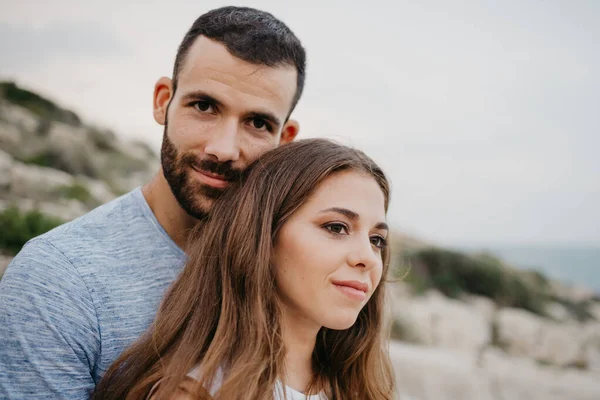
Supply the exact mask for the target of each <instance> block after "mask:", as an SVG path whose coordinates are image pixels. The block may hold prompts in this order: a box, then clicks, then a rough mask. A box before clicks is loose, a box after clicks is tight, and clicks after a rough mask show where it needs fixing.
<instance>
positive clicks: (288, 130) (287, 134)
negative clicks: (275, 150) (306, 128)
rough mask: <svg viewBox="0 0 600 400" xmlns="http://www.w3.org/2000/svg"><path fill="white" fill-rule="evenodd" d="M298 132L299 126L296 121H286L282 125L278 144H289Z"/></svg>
mask: <svg viewBox="0 0 600 400" xmlns="http://www.w3.org/2000/svg"><path fill="white" fill-rule="evenodd" d="M299 131H300V124H298V121H296V120H294V119H288V121H287V122H286V123H285V125H283V129H282V130H281V139H279V144H286V143H290V142H291V141H292V140H294V138H296V135H297V134H298V132H299Z"/></svg>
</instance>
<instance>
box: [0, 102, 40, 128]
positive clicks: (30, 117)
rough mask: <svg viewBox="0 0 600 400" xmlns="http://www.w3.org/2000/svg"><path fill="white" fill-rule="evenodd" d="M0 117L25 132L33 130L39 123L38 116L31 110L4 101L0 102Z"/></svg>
mask: <svg viewBox="0 0 600 400" xmlns="http://www.w3.org/2000/svg"><path fill="white" fill-rule="evenodd" d="M0 119H2V120H4V121H6V122H7V123H8V124H10V125H12V126H14V127H16V128H17V129H18V130H19V131H26V132H34V131H35V130H36V128H37V127H38V124H39V118H38V117H37V116H36V115H34V114H33V113H32V112H30V111H29V110H26V109H25V108H23V107H20V106H17V105H14V104H11V103H8V102H6V101H1V102H0Z"/></svg>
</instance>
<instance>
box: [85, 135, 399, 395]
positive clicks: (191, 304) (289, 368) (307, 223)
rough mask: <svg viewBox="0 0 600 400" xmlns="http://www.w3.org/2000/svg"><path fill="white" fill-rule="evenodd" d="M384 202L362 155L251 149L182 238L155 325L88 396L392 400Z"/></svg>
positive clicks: (320, 145) (326, 148) (314, 148)
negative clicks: (180, 256) (232, 180)
mask: <svg viewBox="0 0 600 400" xmlns="http://www.w3.org/2000/svg"><path fill="white" fill-rule="evenodd" d="M388 201H389V186H388V182H387V180H386V178H385V176H384V174H383V172H382V171H381V169H380V168H379V167H378V166H377V165H376V164H375V163H374V162H373V161H372V160H371V159H370V158H368V157H367V156H365V155H364V154H363V153H362V152H360V151H357V150H353V149H351V148H348V147H346V146H341V145H338V144H334V143H332V142H330V141H327V140H323V139H312V140H303V141H298V142H295V143H292V144H288V145H284V146H281V147H279V148H277V149H275V150H272V151H270V152H268V153H267V154H265V155H263V156H262V157H261V158H259V159H258V160H257V161H255V162H254V163H253V164H252V165H251V166H250V167H249V168H248V169H247V170H246V171H245V172H244V177H243V179H242V181H241V182H240V183H238V184H236V185H235V186H234V187H232V188H231V189H230V190H228V191H227V192H226V193H225V194H224V195H223V196H221V198H220V199H219V200H217V201H216V203H215V204H214V207H213V211H212V213H211V215H212V217H211V218H209V219H208V220H207V221H206V222H205V223H204V224H203V225H202V226H201V227H199V228H198V230H197V231H196V232H194V236H193V239H192V240H193V241H192V242H191V243H192V245H191V246H190V249H189V251H188V256H189V260H188V263H187V265H186V267H185V269H184V271H183V272H182V274H181V275H180V277H179V278H178V279H177V280H176V281H175V283H174V284H173V285H172V286H171V288H170V290H169V292H168V294H167V296H166V297H165V299H164V300H163V303H162V305H161V307H160V310H159V312H158V314H157V316H156V320H155V322H154V324H153V325H152V327H151V328H150V330H149V332H148V333H147V334H146V335H145V336H144V337H142V338H141V339H140V340H139V341H138V342H137V343H135V344H134V345H133V346H132V347H131V348H130V349H128V350H127V351H126V352H125V353H124V354H123V355H121V357H120V358H119V359H118V360H117V361H115V363H114V364H113V365H112V366H111V368H110V369H109V370H108V371H107V373H106V374H105V376H104V378H103V379H102V381H101V382H100V384H99V385H98V387H97V389H96V393H95V396H94V397H95V398H96V399H147V398H151V399H168V398H169V399H209V398H214V399H227V400H229V399H273V398H275V399H284V398H286V399H288V400H295V399H300V398H302V399H304V398H309V399H311V400H312V399H315V400H316V399H330V400H332V399H344V400H345V399H360V400H368V399H391V398H392V397H393V393H394V379H393V373H392V368H391V364H390V361H389V358H388V355H387V349H386V344H387V342H386V336H387V335H386V334H387V329H384V326H383V306H384V297H385V293H384V292H385V290H384V289H385V285H384V284H381V283H380V282H381V279H382V277H385V276H386V273H387V268H388V249H387V248H386V236H387V234H388V228H387V225H386V224H385V214H386V211H387V206H388ZM211 396H212V397H211Z"/></svg>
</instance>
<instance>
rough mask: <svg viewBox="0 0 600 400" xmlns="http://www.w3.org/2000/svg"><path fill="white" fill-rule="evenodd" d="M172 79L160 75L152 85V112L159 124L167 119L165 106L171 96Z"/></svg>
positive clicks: (166, 106)
mask: <svg viewBox="0 0 600 400" xmlns="http://www.w3.org/2000/svg"><path fill="white" fill-rule="evenodd" d="M173 94H174V93H173V81H172V80H171V79H169V78H167V77H164V76H163V77H162V78H160V79H159V80H158V81H156V84H155V85H154V102H153V104H152V106H153V113H154V119H155V120H156V122H158V123H159V124H161V125H164V124H165V122H166V121H167V108H168V106H169V102H170V101H171V98H172V97H173Z"/></svg>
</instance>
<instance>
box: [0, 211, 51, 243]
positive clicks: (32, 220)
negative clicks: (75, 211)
mask: <svg viewBox="0 0 600 400" xmlns="http://www.w3.org/2000/svg"><path fill="white" fill-rule="evenodd" d="M62 223H63V221H61V220H59V219H56V218H52V217H48V216H46V215H43V214H42V213H40V212H39V211H37V210H34V211H29V212H26V213H23V212H21V211H19V209H17V208H16V207H11V208H7V209H5V210H4V211H2V212H0V249H3V250H5V251H7V252H9V253H12V254H16V253H18V252H19V250H21V248H22V247H23V245H24V244H25V243H27V241H28V240H29V239H31V238H34V237H36V236H39V235H41V234H42V233H45V232H47V231H49V230H50V229H52V228H55V227H57V226H58V225H60V224H62Z"/></svg>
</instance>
